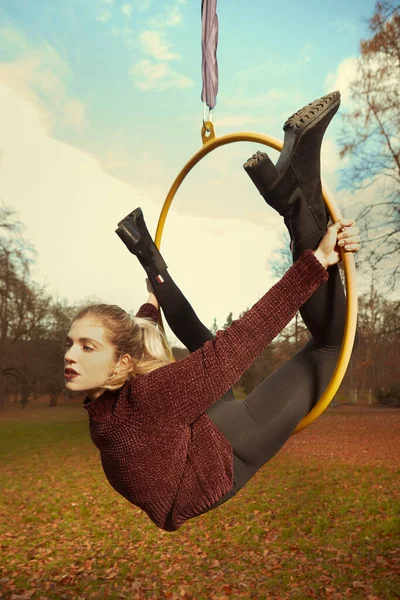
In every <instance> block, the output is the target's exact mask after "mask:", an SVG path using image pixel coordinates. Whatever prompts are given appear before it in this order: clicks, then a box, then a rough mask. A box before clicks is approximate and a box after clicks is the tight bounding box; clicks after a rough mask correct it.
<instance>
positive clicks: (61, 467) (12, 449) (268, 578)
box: [0, 403, 400, 600]
mask: <svg viewBox="0 0 400 600" xmlns="http://www.w3.org/2000/svg"><path fill="white" fill-rule="evenodd" d="M399 433H400V410H397V411H396V410H395V409H392V410H382V409H362V410H361V409H360V410H359V409H356V408H350V407H349V408H337V409H332V410H329V411H326V413H325V414H324V415H323V416H322V417H321V418H320V419H318V421H316V422H315V423H314V424H313V425H312V426H311V427H309V428H307V429H306V430H305V431H303V432H301V433H300V434H298V435H296V436H293V437H292V438H291V440H290V441H289V442H288V444H287V445H286V446H285V448H284V449H283V450H282V451H281V452H280V453H279V454H278V456H276V457H275V458H274V459H273V460H272V461H270V462H269V463H268V464H267V465H266V466H265V467H264V468H263V469H262V470H261V471H260V472H259V473H258V474H257V476H256V477H255V478H254V479H253V480H252V481H251V482H250V483H249V484H248V485H247V486H246V488H245V489H244V490H242V491H241V492H240V493H239V494H238V495H237V496H236V497H235V498H234V499H233V500H231V501H230V502H228V503H226V504H224V505H223V506H221V507H220V508H218V509H217V510H215V511H212V512H211V513H208V514H207V515H205V516H201V517H198V518H197V519H193V520H191V521H189V522H188V523H187V524H186V525H184V526H183V527H182V528H181V529H180V530H179V531H178V532H176V533H166V532H163V531H160V530H158V529H157V528H156V527H155V526H154V525H153V524H152V523H151V522H150V521H149V519H148V518H147V517H146V515H145V514H144V513H142V512H141V511H140V510H139V509H137V508H135V507H133V506H132V505H130V504H129V503H128V502H127V501H125V500H124V499H123V498H121V497H120V496H118V494H117V493H116V492H114V491H113V490H112V488H110V487H109V485H108V484H107V482H106V480H105V477H104V476H103V473H102V470H101V465H100V462H99V458H98V453H97V450H96V448H95V447H94V446H93V445H92V443H91V441H90V438H89V434H88V425H87V414H86V411H84V410H83V409H82V408H81V407H80V406H79V405H77V404H76V403H71V404H70V405H60V406H58V407H55V408H45V407H35V406H34V405H32V406H28V408H26V409H25V410H21V409H13V410H7V411H4V412H3V413H0V488H1V490H2V493H1V501H0V547H1V550H0V600H23V599H33V600H36V599H41V600H45V599H46V600H47V599H48V600H50V599H51V600H53V599H57V600H58V599H64V598H65V599H68V600H78V599H84V600H89V599H91V598H93V599H109V598H110V599H111V598H112V599H114V598H115V599H117V598H118V599H119V598H127V599H129V600H131V599H132V600H134V599H155V600H157V599H162V598H171V599H180V600H182V599H196V600H202V599H207V600H208V599H213V600H229V599H231V600H234V599H236V598H247V599H253V600H260V599H271V600H285V599H293V600H309V599H311V598H317V599H325V598H326V599H330V600H341V599H347V598H354V599H360V600H361V599H362V600H395V599H396V598H400V585H399V571H398V568H399V558H400V557H399V554H400V553H399V542H400V532H399V521H398V520H396V514H399V512H400V511H399V504H398V502H397V506H396V497H395V496H396V491H397V492H398V465H399V462H400V461H399V459H400V435H399ZM396 477H397V481H396Z"/></svg>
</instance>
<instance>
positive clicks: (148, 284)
mask: <svg viewBox="0 0 400 600" xmlns="http://www.w3.org/2000/svg"><path fill="white" fill-rule="evenodd" d="M146 287H147V291H148V292H149V297H148V299H147V304H152V305H153V306H155V307H156V308H157V309H158V308H159V307H160V305H159V304H158V300H157V298H156V297H155V295H154V289H153V286H152V285H151V281H150V279H146Z"/></svg>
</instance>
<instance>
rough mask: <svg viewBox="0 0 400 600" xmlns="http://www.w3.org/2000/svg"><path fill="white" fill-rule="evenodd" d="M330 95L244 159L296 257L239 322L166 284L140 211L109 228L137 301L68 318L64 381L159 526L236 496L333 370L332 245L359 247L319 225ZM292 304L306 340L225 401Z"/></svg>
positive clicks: (343, 233) (121, 482) (337, 335)
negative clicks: (173, 348) (215, 323)
mask: <svg viewBox="0 0 400 600" xmlns="http://www.w3.org/2000/svg"><path fill="white" fill-rule="evenodd" d="M339 102H340V95H339V93H337V92H335V93H334V94H330V95H329V96H326V97H324V98H322V99H321V100H318V101H316V102H314V103H312V104H310V105H308V106H306V107H305V108H304V109H302V110H301V111H299V112H298V113H296V114H295V115H293V116H292V117H291V118H290V119H289V120H288V121H287V122H286V123H285V125H284V130H285V139H284V147H283V151H282V153H281V156H280V158H279V160H278V162H277V164H276V166H274V165H273V164H272V163H271V161H270V160H269V158H268V156H267V155H266V154H262V153H257V154H256V155H254V156H253V157H252V158H251V159H250V160H249V161H248V162H247V163H246V164H245V169H246V171H247V172H248V173H249V175H250V177H251V178H252V180H253V181H254V182H255V183H256V185H257V187H258V189H259V191H260V192H261V193H262V195H263V196H264V197H265V199H266V201H267V202H268V203H269V204H271V205H272V206H273V207H274V208H275V209H276V210H278V211H279V213H280V214H282V215H283V217H284V220H285V223H286V225H287V227H288V229H289V232H290V236H291V244H292V250H293V257H294V265H293V266H292V267H291V268H290V269H289V270H288V272H287V273H286V274H285V275H284V277H283V278H282V279H281V280H280V281H279V282H278V283H277V284H276V285H275V286H273V288H272V289H271V290H269V292H267V293H266V294H265V295H264V296H263V297H262V298H261V299H260V300H259V301H258V302H257V303H256V304H255V305H254V306H253V307H252V308H251V309H250V310H249V311H248V312H247V313H246V314H245V315H244V316H243V317H241V318H240V319H238V320H237V321H234V322H233V323H232V325H231V326H230V327H229V328H228V329H226V330H225V331H218V332H217V334H216V337H215V338H214V337H213V336H212V334H211V333H210V332H209V331H208V329H207V328H206V327H204V325H203V324H202V323H200V321H199V320H198V318H197V317H196V315H195V313H194V311H193V309H192V308H191V306H190V304H189V303H188V302H187V300H186V298H185V297H184V296H183V294H182V292H181V291H180V290H179V289H178V288H177V286H176V285H175V283H174V282H173V280H172V279H171V277H170V275H169V273H168V271H167V266H166V264H165V262H164V260H163V258H162V257H161V255H160V253H159V252H158V250H157V248H156V247H155V245H154V244H153V242H152V240H151V237H150V235H149V233H148V231H147V228H146V225H145V222H144V220H143V215H142V212H141V210H140V209H137V210H135V211H133V212H132V213H130V214H129V215H128V216H127V217H126V218H125V219H123V221H121V222H120V223H119V228H118V229H117V233H118V235H119V236H120V237H121V239H123V241H124V242H125V244H126V245H127V246H128V248H129V250H130V251H131V252H133V253H134V254H136V255H137V257H138V258H139V260H140V262H141V264H142V265H143V266H144V268H145V270H146V272H147V275H148V278H149V281H150V295H149V299H148V301H147V303H146V304H144V305H143V306H142V307H141V308H140V310H139V312H138V313H137V315H136V317H135V318H133V319H131V318H129V316H128V315H127V314H126V313H125V312H124V311H123V310H122V309H119V308H118V307H115V306H107V305H97V306H93V307H88V308H86V309H84V310H82V311H80V313H78V315H76V317H75V319H74V321H73V323H72V326H71V330H70V332H69V334H68V339H67V344H68V346H69V348H68V350H67V352H66V355H65V363H66V369H65V376H66V385H67V387H68V389H71V390H76V391H78V390H85V391H86V393H87V398H86V400H85V404H84V406H85V408H86V409H87V411H88V413H89V417H90V433H91V437H92V440H93V442H94V443H95V445H96V446H97V447H98V449H99V450H100V455H101V461H102V465H103V469H104V472H105V474H106V477H107V479H108V481H109V482H110V484H111V485H112V486H113V487H114V489H115V490H117V492H119V493H120V494H121V495H122V496H124V497H125V498H126V499H128V500H129V501H130V502H132V503H133V504H135V505H136V506H139V507H140V508H142V509H143V510H144V511H145V512H146V513H147V514H148V516H149V517H150V519H151V520H152V521H153V522H154V523H155V524H156V525H157V526H158V527H160V528H162V529H164V530H166V531H175V530H177V529H178V528H179V527H180V526H181V525H182V524H183V523H185V521H187V520H188V519H190V518H193V517H195V516H198V515H200V514H202V513H204V512H207V511H209V510H211V509H213V508H215V507H217V506H219V505H220V504H222V503H224V502H226V501H227V500H229V499H230V498H232V497H233V496H234V495H235V494H236V493H237V491H238V490H239V489H241V488H242V487H243V486H244V485H245V484H246V483H247V481H249V479H250V478H251V477H252V476H253V475H254V474H255V473H256V472H257V471H258V469H259V468H260V467H261V466H262V465H263V464H264V463H265V462H267V461H268V460H269V459H270V458H271V457H272V456H273V455H274V454H275V453H276V452H277V451H278V450H279V449H280V448H281V447H282V445H283V444H284V443H285V441H286V440H287V439H288V438H289V436H290V435H291V433H292V432H293V430H294V429H295V427H296V426H297V424H298V423H299V422H300V421H301V419H302V418H303V417H304V416H305V415H306V414H307V413H308V412H309V411H310V409H311V408H312V407H313V405H314V404H315V403H316V402H317V401H318V399H319V397H320V395H321V393H322V392H323V390H324V389H325V387H326V385H327V383H328V381H329V379H330V377H331V375H332V372H333V370H334V367H335V365H336V361H337V357H338V353H339V349H340V345H341V341H342V335H343V329H344V319H345V301H344V294H343V289H342V285H341V281H340V276H339V272H338V268H337V263H338V262H339V260H340V256H339V251H338V246H342V247H343V248H344V249H345V250H346V251H351V252H356V251H357V250H358V249H359V247H360V245H359V236H358V229H357V228H356V227H355V224H354V221H351V220H342V221H339V222H338V223H335V224H334V225H332V226H330V227H329V228H328V229H327V228H326V227H327V222H328V215H327V213H326V209H325V204H324V201H323V198H322V193H321V184H320V171H319V169H320V166H319V160H320V146H321V142H322V137H323V134H324V132H325V129H326V127H327V126H328V124H329V122H330V120H331V119H332V117H333V115H334V113H335V112H336V111H337V108H338V106H339ZM159 304H160V305H161V307H162V308H163V311H164V313H165V316H166V319H167V321H168V323H169V325H170V327H171V329H172V330H173V331H174V333H175V334H176V335H177V337H178V338H179V339H180V340H181V341H182V342H183V343H184V344H185V345H186V346H187V347H188V349H189V350H190V352H191V354H190V355H189V356H188V357H186V358H185V359H183V360H181V361H178V362H175V363H171V362H170V361H171V357H170V354H169V352H168V351H167V349H166V344H165V341H164V338H163V336H162V334H161V332H160V331H159V330H158V329H157V325H156V323H157V316H158V312H157V308H158V306H159ZM299 308H300V311H301V314H302V316H303V319H304V321H305V323H306V325H307V327H308V329H309V330H310V332H311V335H312V339H311V341H310V342H309V343H308V344H307V345H306V346H305V347H304V348H303V349H302V350H301V351H300V352H299V353H298V354H297V355H296V356H295V357H294V358H292V359H291V360H290V361H289V362H288V363H286V364H285V365H283V366H282V367H281V368H280V369H278V370H277V371H276V372H275V373H273V374H272V375H270V376H269V377H268V378H267V379H266V380H264V381H263V382H262V383H261V384H260V385H259V386H258V388H257V389H256V390H254V391H253V392H252V393H251V394H250V395H249V396H248V397H247V398H246V399H245V400H243V401H236V400H234V398H233V394H232V391H231V388H232V386H233V385H234V384H235V383H236V382H237V381H238V380H239V378H240V377H241V375H242V374H243V372H244V371H245V370H246V369H247V368H248V367H250V365H251V364H252V363H253V362H254V360H255V358H256V357H257V356H258V355H259V354H260V353H261V352H262V351H263V350H264V348H265V347H266V346H267V345H268V343H270V341H271V340H272V339H273V338H274V337H275V336H276V335H277V334H278V333H279V332H280V331H281V330H282V329H283V327H285V325H286V324H287V323H288V322H289V321H290V320H291V319H292V317H293V316H294V315H295V313H296V312H297V310H298V309H299Z"/></svg>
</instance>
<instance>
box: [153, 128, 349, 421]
mask: <svg viewBox="0 0 400 600" xmlns="http://www.w3.org/2000/svg"><path fill="white" fill-rule="evenodd" d="M201 136H202V140H203V146H202V148H200V150H198V152H196V154H194V156H192V158H191V159H190V160H189V162H188V163H186V165H185V166H184V167H183V169H182V170H181V172H180V173H179V175H178V176H177V177H176V179H175V181H174V182H173V184H172V186H171V189H170V190H169V192H168V194H167V197H166V199H165V202H164V205H163V207H162V210H161V213H160V217H159V220H158V225H157V231H156V237H155V244H156V246H157V248H160V246H161V238H162V233H163V230H164V224H165V220H166V218H167V214H168V211H169V208H170V206H171V204H172V201H173V199H174V197H175V194H176V192H177V191H178V189H179V187H180V186H181V184H182V182H183V180H184V179H185V177H186V175H188V173H190V171H191V170H192V169H193V167H194V166H195V165H196V164H197V163H198V162H199V161H200V160H201V159H202V158H203V157H204V156H206V155H207V154H209V153H210V152H212V151H213V150H215V149H216V148H219V147H220V146H225V145H226V144H232V143H235V142H257V143H261V144H264V145H265V146H269V147H270V148H274V149H275V150H278V151H279V152H280V151H281V150H282V146H283V143H282V141H281V140H278V139H277V138H274V137H272V136H269V135H264V134H260V133H251V132H247V131H243V132H238V133H231V134H228V135H223V136H221V137H219V138H217V137H215V131H214V126H213V124H212V123H211V122H210V121H207V122H206V123H204V124H203V127H202V130H201ZM322 193H323V197H324V200H325V203H326V206H327V208H328V211H329V213H330V216H331V218H332V221H334V222H335V221H338V220H339V219H342V218H343V217H342V214H341V211H340V209H339V207H338V205H337V204H336V202H335V200H334V198H333V195H332V194H331V192H330V191H329V189H328V186H327V185H326V184H325V183H324V182H322ZM341 252H342V259H343V266H344V273H345V281H346V302H347V313H346V322H345V329H344V336H343V342H342V346H341V349H340V354H339V358H338V361H337V364H336V368H335V371H334V373H333V375H332V377H331V380H330V381H329V383H328V386H327V388H326V390H325V392H324V393H323V394H322V396H321V398H320V399H319V401H318V403H317V404H316V405H315V406H314V407H313V409H312V410H311V411H310V412H309V413H308V414H307V415H306V416H305V417H304V419H303V420H302V421H301V422H300V423H299V424H298V426H297V427H296V429H295V430H294V432H293V433H298V432H299V431H301V430H302V429H304V428H305V427H307V426H308V425H310V424H311V423H312V422H313V421H315V419H317V418H318V417H319V416H320V415H321V414H322V413H323V411H324V410H325V409H326V408H327V407H328V406H329V404H330V403H331V401H332V400H333V398H334V396H335V394H336V392H337V390H338V389H339V386H340V384H341V382H342V380H343V377H344V376H345V373H346V370H347V367H348V364H349V361H350V358H351V353H352V349H353V344H354V337H355V333H356V325H357V290H356V271H355V263H354V256H353V254H352V253H351V252H344V251H343V250H341Z"/></svg>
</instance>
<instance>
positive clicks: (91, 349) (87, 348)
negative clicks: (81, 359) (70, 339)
mask: <svg viewBox="0 0 400 600" xmlns="http://www.w3.org/2000/svg"><path fill="white" fill-rule="evenodd" d="M83 349H84V351H85V352H93V348H91V347H90V346H83Z"/></svg>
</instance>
